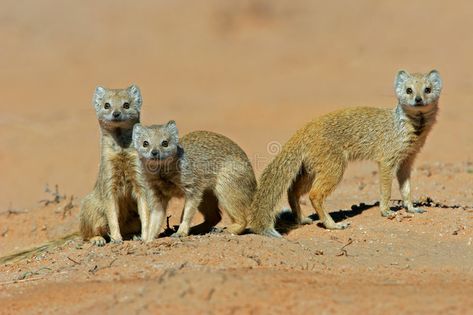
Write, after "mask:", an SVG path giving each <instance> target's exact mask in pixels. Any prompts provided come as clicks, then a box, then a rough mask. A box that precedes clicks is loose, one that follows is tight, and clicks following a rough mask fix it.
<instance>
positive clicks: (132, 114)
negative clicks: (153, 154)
mask: <svg viewBox="0 0 473 315" xmlns="http://www.w3.org/2000/svg"><path fill="white" fill-rule="evenodd" d="M141 104H142V97H141V92H140V89H139V88H138V87H137V86H135V85H132V86H130V87H128V88H126V89H106V88H103V87H97V89H96V90H95V94H94V98H93V105H94V108H95V111H96V114H97V119H98V121H99V125H100V131H101V141H100V145H101V156H100V167H99V174H98V178H97V181H96V183H95V187H94V189H93V191H92V192H91V193H90V194H89V195H87V196H86V197H85V198H84V199H83V201H82V205H81V211H80V233H81V235H82V237H83V238H84V239H85V240H90V241H91V242H92V243H94V244H95V245H98V246H103V245H105V238H104V237H105V236H107V235H109V236H110V240H111V241H112V242H121V241H122V235H130V236H131V235H133V234H139V233H140V230H141V231H142V233H141V237H142V238H144V239H146V228H147V217H146V216H145V212H143V211H144V209H145V208H144V207H145V205H146V204H145V203H144V200H145V199H144V196H143V193H140V192H141V191H142V188H143V187H141V186H140V185H139V183H140V181H139V170H140V168H139V167H138V166H139V165H138V162H139V159H138V155H137V153H136V150H135V148H134V147H133V145H132V134H133V126H134V125H135V124H136V123H138V122H139V121H140V110H141ZM140 200H141V201H140ZM140 202H141V204H140V206H142V207H138V203H140ZM139 212H140V213H139ZM140 216H141V217H142V218H141V221H140ZM141 223H143V228H142V224H141Z"/></svg>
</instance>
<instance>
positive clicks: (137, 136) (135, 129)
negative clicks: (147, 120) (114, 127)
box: [132, 123, 143, 148]
mask: <svg viewBox="0 0 473 315" xmlns="http://www.w3.org/2000/svg"><path fill="white" fill-rule="evenodd" d="M142 132H143V126H142V125H141V124H140V123H137V124H135V125H134V126H133V136H132V139H133V145H134V146H135V148H138V147H139V143H138V142H139V139H140V136H141V133H142Z"/></svg>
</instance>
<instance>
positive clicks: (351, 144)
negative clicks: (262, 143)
mask: <svg viewBox="0 0 473 315" xmlns="http://www.w3.org/2000/svg"><path fill="white" fill-rule="evenodd" d="M441 89H442V80H441V78H440V75H439V73H438V72H437V71H436V70H432V71H430V72H429V73H427V74H418V73H415V74H409V73H408V72H407V71H404V70H401V71H399V72H398V73H397V75H396V79H395V93H396V96H397V99H398V105H397V106H396V107H395V108H394V109H381V108H369V107H360V108H351V109H343V110H339V111H336V112H333V113H329V114H327V115H324V116H322V117H320V118H316V119H315V120H313V121H312V122H310V123H309V124H307V125H306V126H305V127H303V128H302V129H300V130H299V131H297V132H296V134H295V135H293V136H292V137H291V138H290V139H289V141H288V142H287V143H286V144H285V145H284V146H283V148H282V150H281V152H280V153H279V154H278V155H277V156H276V157H275V158H274V160H273V161H272V162H271V163H270V164H269V165H268V166H267V167H266V169H265V170H264V171H263V174H262V175H261V180H260V184H259V188H258V190H257V192H256V194H255V196H254V200H253V203H252V210H251V213H252V214H253V219H252V222H250V224H251V226H252V227H253V229H254V231H255V232H257V233H260V234H266V235H270V236H280V235H279V233H277V232H276V231H275V230H274V220H275V209H274V208H275V207H276V205H277V203H278V201H279V200H280V199H281V196H282V194H283V193H284V192H285V191H287V196H288V201H289V205H290V207H291V209H292V212H293V213H294V215H295V217H296V220H297V222H299V223H308V222H310V219H309V218H306V219H303V218H302V215H301V208H300V205H299V198H300V197H301V196H302V195H303V194H305V193H307V192H309V199H310V201H311V203H312V206H313V207H314V209H315V211H316V212H317V214H318V215H319V218H320V220H321V222H322V223H323V224H324V226H325V227H326V228H327V229H344V228H346V227H347V225H348V224H346V223H335V222H334V221H333V219H332V218H331V217H330V215H329V214H328V212H327V211H326V210H325V209H324V201H325V199H326V198H327V196H328V195H329V194H330V193H331V192H332V191H333V190H334V189H335V187H336V186H337V184H338V183H339V182H340V181H341V179H342V176H343V173H344V171H345V168H346V166H347V163H348V162H349V161H353V160H373V161H376V162H378V165H379V174H380V188H381V202H380V209H381V214H382V215H383V216H389V215H391V214H392V211H391V210H390V208H389V201H390V197H391V185H392V179H393V177H394V176H397V179H398V181H399V185H400V191H401V194H402V199H403V201H404V206H405V207H406V208H407V211H408V212H419V213H420V212H423V210H422V209H418V208H415V207H414V206H413V204H412V201H411V185H410V174H411V168H412V164H413V162H414V159H415V157H416V154H417V153H418V152H419V150H420V149H421V147H422V146H423V145H424V143H425V140H426V137H427V135H428V134H429V132H430V130H431V128H432V126H433V124H434V122H435V119H436V115H437V111H438V100H439V97H440V91H441Z"/></svg>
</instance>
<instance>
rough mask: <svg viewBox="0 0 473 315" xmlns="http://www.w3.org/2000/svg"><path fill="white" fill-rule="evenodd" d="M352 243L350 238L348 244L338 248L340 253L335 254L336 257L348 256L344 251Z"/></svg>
mask: <svg viewBox="0 0 473 315" xmlns="http://www.w3.org/2000/svg"><path fill="white" fill-rule="evenodd" d="M352 243H353V240H352V239H351V238H349V239H348V242H347V243H346V244H345V245H343V246H342V248H340V253H338V254H337V256H348V252H347V250H346V249H345V248H346V247H347V246H349V245H351V244H352Z"/></svg>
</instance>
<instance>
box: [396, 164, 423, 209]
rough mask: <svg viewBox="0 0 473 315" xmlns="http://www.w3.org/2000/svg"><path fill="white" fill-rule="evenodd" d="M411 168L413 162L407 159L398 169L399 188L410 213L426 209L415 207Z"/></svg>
mask: <svg viewBox="0 0 473 315" xmlns="http://www.w3.org/2000/svg"><path fill="white" fill-rule="evenodd" d="M411 168H412V163H411V162H410V161H406V162H404V163H402V164H401V166H400V167H399V170H398V171H397V179H398V182H399V189H400V191H401V196H402V201H403V204H404V207H405V208H406V210H407V212H410V213H424V212H426V211H425V210H424V209H421V208H417V207H414V204H413V203H412V196H411Z"/></svg>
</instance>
